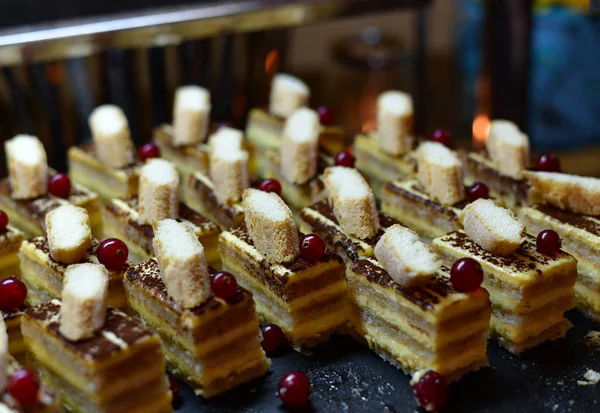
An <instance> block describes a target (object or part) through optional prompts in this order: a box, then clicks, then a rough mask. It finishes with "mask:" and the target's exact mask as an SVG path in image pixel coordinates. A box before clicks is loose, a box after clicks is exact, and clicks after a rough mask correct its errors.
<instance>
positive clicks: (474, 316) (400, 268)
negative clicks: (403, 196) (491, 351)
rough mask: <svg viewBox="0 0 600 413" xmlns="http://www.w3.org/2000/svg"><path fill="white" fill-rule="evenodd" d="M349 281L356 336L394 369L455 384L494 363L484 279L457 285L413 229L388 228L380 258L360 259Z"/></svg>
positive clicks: (379, 248) (381, 242) (377, 251)
mask: <svg viewBox="0 0 600 413" xmlns="http://www.w3.org/2000/svg"><path fill="white" fill-rule="evenodd" d="M375 258H376V259H375ZM347 277H348V293H349V297H350V302H351V304H352V309H353V311H352V313H351V314H352V316H351V320H352V325H353V327H354V329H355V335H357V336H358V337H359V338H360V339H362V340H363V341H365V342H366V343H367V344H368V346H369V347H370V348H371V349H372V350H374V351H375V352H376V353H377V354H379V355H380V356H381V357H382V358H383V359H385V360H387V361H388V362H390V363H391V364H393V365H395V366H397V367H398V368H400V369H402V370H404V371H405V372H406V373H409V374H414V373H416V372H418V371H423V370H434V371H435V372H437V373H439V374H441V375H442V376H444V377H445V378H446V379H447V380H449V381H453V380H457V379H459V378H460V377H462V376H463V375H464V374H466V373H468V372H471V371H475V370H478V369H479V368H481V367H484V366H487V365H488V359H487V354H486V347H487V336H488V326H489V320H490V313H491V304H490V300H489V294H488V293H487V291H485V290H484V289H483V288H481V287H480V284H481V280H479V283H475V284H474V285H470V286H469V288H466V289H462V288H460V287H461V285H459V287H457V286H455V285H453V282H452V280H451V277H450V271H449V270H448V268H445V267H442V265H441V261H440V259H439V257H438V256H437V254H435V253H434V252H433V251H432V250H431V247H429V246H428V245H426V244H424V243H423V242H422V241H420V239H419V236H418V235H417V234H416V233H415V232H413V231H412V230H410V229H408V228H405V227H403V226H401V225H398V224H396V225H392V226H391V227H389V228H387V229H386V231H385V234H384V235H383V236H382V237H381V238H380V239H379V241H378V242H377V245H376V246H375V257H374V258H367V259H360V260H358V261H357V262H356V263H354V264H353V265H352V266H351V267H350V269H349V270H348V273H347ZM463 282H464V281H463Z"/></svg>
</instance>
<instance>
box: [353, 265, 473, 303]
mask: <svg viewBox="0 0 600 413" xmlns="http://www.w3.org/2000/svg"><path fill="white" fill-rule="evenodd" d="M352 271H354V272H355V273H356V274H359V275H361V276H364V277H365V278H366V279H367V280H369V282H372V283H376V284H379V285H380V286H382V287H383V288H386V289H391V290H393V291H395V292H396V293H398V294H400V295H402V296H403V297H404V298H406V299H407V300H408V301H410V302H411V303H413V304H415V305H417V306H418V307H420V308H421V309H422V310H424V311H431V312H435V311H436V309H437V308H439V306H440V305H441V304H443V303H445V302H452V301H457V300H462V299H468V298H469V294H463V293H459V292H458V291H456V290H455V289H454V288H453V287H452V284H451V283H450V271H449V270H448V268H446V267H442V268H441V269H440V270H439V271H438V272H437V273H436V274H434V275H433V277H432V279H431V280H430V281H429V283H428V284H427V285H426V286H424V287H402V286H400V285H398V284H396V283H395V282H394V280H393V279H392V278H391V277H390V275H389V274H388V272H387V271H386V270H385V269H384V268H383V267H381V266H380V265H379V264H378V263H377V261H375V260H372V259H364V260H359V261H357V262H356V263H355V264H354V265H353V266H352ZM483 291H484V290H483V289H482V288H480V289H479V291H478V292H483ZM470 294H474V293H470Z"/></svg>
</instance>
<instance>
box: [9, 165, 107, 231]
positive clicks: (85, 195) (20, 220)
mask: <svg viewBox="0 0 600 413" xmlns="http://www.w3.org/2000/svg"><path fill="white" fill-rule="evenodd" d="M50 173H51V174H52V173H54V171H50ZM11 194H12V188H11V186H10V181H9V179H8V178H5V179H2V180H0V209H2V210H3V211H4V212H6V214H7V215H8V218H9V220H10V222H11V224H12V225H13V226H15V227H17V228H19V229H21V230H22V231H24V232H25V233H26V234H27V235H29V236H34V235H42V234H44V232H45V226H46V223H45V219H46V214H47V213H48V212H50V211H52V210H53V209H55V208H58V207H59V206H61V205H66V204H67V203H71V204H73V205H76V206H79V207H82V208H85V209H86V210H87V211H88V215H89V217H90V227H91V228H92V231H94V233H96V234H97V233H98V231H100V230H101V228H102V217H101V214H100V202H99V200H98V195H96V194H95V193H94V192H91V191H89V190H87V189H85V188H84V187H82V186H80V185H77V184H76V183H74V184H73V185H72V186H71V193H70V194H69V197H68V198H66V199H62V198H58V197H55V196H54V195H50V194H48V195H44V196H41V197H38V198H34V199H26V200H16V199H13V198H12V195H11Z"/></svg>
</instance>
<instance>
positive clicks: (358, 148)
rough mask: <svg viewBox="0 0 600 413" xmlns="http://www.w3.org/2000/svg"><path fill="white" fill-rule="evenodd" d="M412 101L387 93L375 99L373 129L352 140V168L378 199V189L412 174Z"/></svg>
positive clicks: (406, 96)
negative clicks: (375, 113)
mask: <svg viewBox="0 0 600 413" xmlns="http://www.w3.org/2000/svg"><path fill="white" fill-rule="evenodd" d="M415 142H416V139H415V136H414V132H413V102H412V98H411V97H410V95H407V94H406V93H403V92H398V91H394V90H389V91H387V92H384V93H382V94H381V95H379V97H378V99H377V129H376V130H374V131H371V132H370V133H368V135H358V136H356V138H355V139H354V156H355V157H356V168H357V169H358V170H359V171H360V172H362V173H363V174H364V175H365V177H366V178H367V180H368V181H369V183H370V184H371V187H372V188H373V190H374V192H375V195H376V196H377V197H378V198H379V195H380V194H381V188H382V186H383V185H384V184H385V183H386V182H389V181H392V180H394V179H403V178H406V177H408V176H410V175H412V174H413V173H414V171H415V162H414V159H413V158H412V155H411V153H410V152H411V150H412V149H413V146H414V145H415Z"/></svg>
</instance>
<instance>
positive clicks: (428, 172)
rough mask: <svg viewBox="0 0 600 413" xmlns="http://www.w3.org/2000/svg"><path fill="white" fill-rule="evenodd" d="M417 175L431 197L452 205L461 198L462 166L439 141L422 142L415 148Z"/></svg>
mask: <svg viewBox="0 0 600 413" xmlns="http://www.w3.org/2000/svg"><path fill="white" fill-rule="evenodd" d="M417 162H418V177H419V181H420V182H421V184H422V185H423V187H425V190H426V191H427V193H428V194H429V196H430V197H431V198H433V199H434V200H436V201H439V202H440V203H442V204H448V205H452V204H455V203H457V202H458V201H460V200H462V199H463V196H464V185H463V167H462V163H461V162H460V159H458V156H456V154H455V153H454V152H453V151H451V150H450V149H448V148H446V147H445V146H444V145H442V144H441V143H437V142H424V143H422V144H421V145H420V146H419V148H418V149H417Z"/></svg>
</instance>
